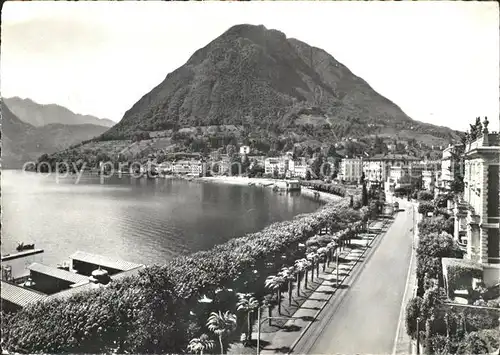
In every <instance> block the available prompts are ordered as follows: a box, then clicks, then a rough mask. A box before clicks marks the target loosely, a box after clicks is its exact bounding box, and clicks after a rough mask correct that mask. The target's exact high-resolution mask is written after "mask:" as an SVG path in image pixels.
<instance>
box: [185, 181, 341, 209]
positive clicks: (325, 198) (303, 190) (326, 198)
mask: <svg viewBox="0 0 500 355" xmlns="http://www.w3.org/2000/svg"><path fill="white" fill-rule="evenodd" d="M193 181H200V182H212V183H218V184H227V185H239V186H257V187H273V186H274V184H275V183H276V182H278V181H285V180H281V179H268V178H249V177H241V176H212V177H200V178H195V179H194V180H193ZM315 192H316V193H318V194H319V198H318V200H319V201H322V202H325V203H329V202H338V201H340V200H342V199H343V197H341V196H337V195H334V194H329V193H326V192H322V191H315V190H313V189H311V188H308V187H305V186H301V187H300V194H301V195H304V196H307V197H314V193H315Z"/></svg>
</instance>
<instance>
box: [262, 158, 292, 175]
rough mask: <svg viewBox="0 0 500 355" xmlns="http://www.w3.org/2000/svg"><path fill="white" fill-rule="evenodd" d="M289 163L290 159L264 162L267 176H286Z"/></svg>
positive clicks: (270, 159)
mask: <svg viewBox="0 0 500 355" xmlns="http://www.w3.org/2000/svg"><path fill="white" fill-rule="evenodd" d="M289 163H290V159H289V158H288V157H277V158H267V159H266V160H265V161H264V171H265V174H268V175H274V174H275V172H276V173H277V174H278V175H279V176H285V174H286V172H287V170H288V166H289Z"/></svg>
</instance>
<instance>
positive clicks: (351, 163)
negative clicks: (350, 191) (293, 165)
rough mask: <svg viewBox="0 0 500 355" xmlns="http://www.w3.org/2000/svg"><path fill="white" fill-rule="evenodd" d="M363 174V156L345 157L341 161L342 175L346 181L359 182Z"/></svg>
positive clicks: (341, 177)
mask: <svg viewBox="0 0 500 355" xmlns="http://www.w3.org/2000/svg"><path fill="white" fill-rule="evenodd" d="M362 174H363V159H361V158H352V159H349V158H345V159H342V160H341V161H340V174H339V175H340V176H339V178H340V179H342V180H344V181H351V182H357V181H360V179H361V175H362Z"/></svg>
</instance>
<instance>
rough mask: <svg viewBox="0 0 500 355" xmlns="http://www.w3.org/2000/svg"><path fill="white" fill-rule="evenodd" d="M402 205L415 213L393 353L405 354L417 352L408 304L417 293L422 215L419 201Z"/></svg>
mask: <svg viewBox="0 0 500 355" xmlns="http://www.w3.org/2000/svg"><path fill="white" fill-rule="evenodd" d="M400 204H401V206H402V207H404V208H406V210H407V213H413V216H414V217H413V218H414V225H413V226H412V227H411V228H414V229H415V230H414V234H413V242H412V249H413V250H412V256H411V262H410V266H409V269H408V277H407V280H406V289H405V294H404V297H403V302H402V306H401V314H400V318H399V324H398V330H397V333H396V339H395V342H394V349H393V351H392V355H396V354H397V355H400V354H401V355H403V354H415V353H416V343H415V342H414V341H412V339H411V338H410V336H409V335H408V333H406V322H405V315H406V306H407V305H408V302H409V301H410V299H411V298H413V297H415V296H416V295H417V258H416V251H417V248H418V222H419V221H420V220H421V219H422V215H421V214H420V213H418V211H417V209H418V203H415V202H406V201H403V202H400Z"/></svg>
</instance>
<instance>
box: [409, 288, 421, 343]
mask: <svg viewBox="0 0 500 355" xmlns="http://www.w3.org/2000/svg"><path fill="white" fill-rule="evenodd" d="M421 308H422V298H421V297H418V296H417V297H414V298H412V299H410V301H409V302H408V304H407V305H406V318H405V323H406V333H407V334H408V335H409V336H410V337H411V338H413V339H415V338H416V332H417V318H418V317H419V316H420V314H421Z"/></svg>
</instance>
